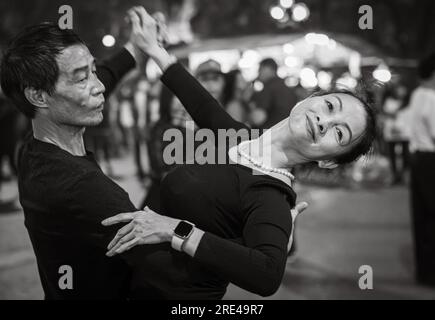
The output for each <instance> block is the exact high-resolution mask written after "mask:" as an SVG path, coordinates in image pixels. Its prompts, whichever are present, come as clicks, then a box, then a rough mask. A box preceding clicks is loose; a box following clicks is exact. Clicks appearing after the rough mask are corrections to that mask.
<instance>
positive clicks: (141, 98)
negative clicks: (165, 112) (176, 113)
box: [133, 78, 150, 180]
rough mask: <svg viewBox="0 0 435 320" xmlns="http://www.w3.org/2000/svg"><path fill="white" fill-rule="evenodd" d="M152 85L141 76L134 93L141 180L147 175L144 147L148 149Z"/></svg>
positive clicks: (136, 155) (137, 161)
mask: <svg viewBox="0 0 435 320" xmlns="http://www.w3.org/2000/svg"><path fill="white" fill-rule="evenodd" d="M149 88H150V85H149V83H148V81H147V80H146V79H145V78H139V80H138V81H137V85H136V90H135V93H134V100H133V101H134V106H135V110H136V112H135V114H136V116H137V119H136V121H135V126H134V130H135V136H136V137H137V140H136V144H135V162H136V167H137V176H138V178H139V179H140V180H144V179H145V178H146V177H147V174H146V173H145V172H146V170H145V169H144V161H145V160H146V159H144V158H143V157H142V154H143V153H144V151H143V149H144V148H145V149H146V145H144V142H146V138H147V130H146V128H147V122H148V116H147V115H148V91H149Z"/></svg>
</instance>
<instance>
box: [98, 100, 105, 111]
mask: <svg viewBox="0 0 435 320" xmlns="http://www.w3.org/2000/svg"><path fill="white" fill-rule="evenodd" d="M103 109H104V100H103V101H102V102H100V103H99V104H98V106H97V110H99V111H101V110H103Z"/></svg>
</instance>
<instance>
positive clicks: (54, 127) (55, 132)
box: [32, 114, 86, 156]
mask: <svg viewBox="0 0 435 320" xmlns="http://www.w3.org/2000/svg"><path fill="white" fill-rule="evenodd" d="M32 127H33V136H34V137H35V138H36V139H38V140H40V141H43V142H47V143H51V144H54V145H56V146H58V147H59V148H61V149H63V150H65V151H67V152H69V153H71V154H72V155H74V156H84V155H86V150H85V145H84V142H83V134H84V132H85V128H84V127H83V128H80V127H74V126H69V125H62V124H58V123H55V122H54V121H52V120H51V119H49V118H48V117H47V116H46V115H41V114H37V115H36V117H35V118H34V119H32Z"/></svg>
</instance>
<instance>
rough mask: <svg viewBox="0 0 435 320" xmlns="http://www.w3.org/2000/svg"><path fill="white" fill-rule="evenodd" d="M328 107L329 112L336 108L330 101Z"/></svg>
mask: <svg viewBox="0 0 435 320" xmlns="http://www.w3.org/2000/svg"><path fill="white" fill-rule="evenodd" d="M326 105H327V107H328V110H329V111H332V110H333V109H334V106H333V105H332V103H331V102H329V101H328V100H326Z"/></svg>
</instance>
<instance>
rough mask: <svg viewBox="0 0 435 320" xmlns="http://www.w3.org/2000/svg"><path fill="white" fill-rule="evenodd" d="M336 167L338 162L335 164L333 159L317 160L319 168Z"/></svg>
mask: <svg viewBox="0 0 435 320" xmlns="http://www.w3.org/2000/svg"><path fill="white" fill-rule="evenodd" d="M337 167H338V164H336V163H335V162H334V161H333V160H320V161H319V168H322V169H335V168H337Z"/></svg>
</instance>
